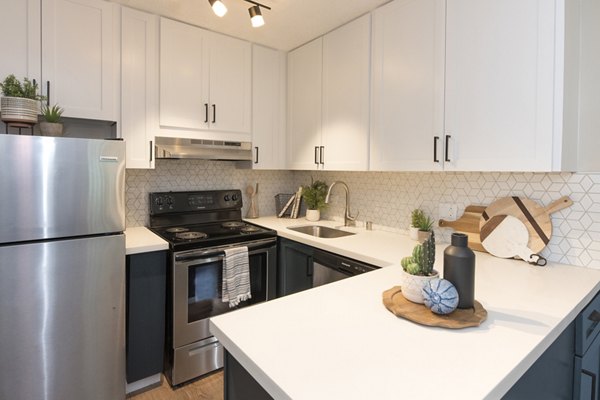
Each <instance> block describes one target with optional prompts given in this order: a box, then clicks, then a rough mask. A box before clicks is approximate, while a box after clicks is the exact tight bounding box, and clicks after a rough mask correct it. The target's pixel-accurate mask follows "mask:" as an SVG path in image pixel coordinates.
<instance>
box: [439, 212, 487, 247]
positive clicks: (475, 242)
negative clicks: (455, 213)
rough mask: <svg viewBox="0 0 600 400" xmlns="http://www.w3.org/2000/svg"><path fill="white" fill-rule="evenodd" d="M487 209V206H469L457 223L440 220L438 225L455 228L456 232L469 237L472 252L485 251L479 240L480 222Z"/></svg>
mask: <svg viewBox="0 0 600 400" xmlns="http://www.w3.org/2000/svg"><path fill="white" fill-rule="evenodd" d="M485 209H486V206H467V207H466V208H465V212H464V214H463V215H462V216H461V217H460V218H459V219H457V220H456V221H446V220H444V219H440V220H439V221H438V225H439V226H440V227H448V228H453V229H454V230H455V231H456V232H459V233H464V234H465V235H467V236H468V237H469V247H470V248H471V250H477V251H485V249H484V247H483V246H482V245H481V240H480V238H479V221H480V219H481V215H482V214H483V212H484V211H485Z"/></svg>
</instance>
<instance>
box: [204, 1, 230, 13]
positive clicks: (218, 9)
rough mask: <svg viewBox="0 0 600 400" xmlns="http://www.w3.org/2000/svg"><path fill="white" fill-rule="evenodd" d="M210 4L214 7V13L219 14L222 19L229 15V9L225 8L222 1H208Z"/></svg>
mask: <svg viewBox="0 0 600 400" xmlns="http://www.w3.org/2000/svg"><path fill="white" fill-rule="evenodd" d="M208 2H209V3H210V6H211V7H212V9H213V12H214V13H215V14H217V16H218V17H222V16H223V15H225V14H227V7H225V4H223V2H222V1H221V0H208Z"/></svg>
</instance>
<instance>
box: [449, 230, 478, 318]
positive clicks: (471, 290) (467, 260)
mask: <svg viewBox="0 0 600 400" xmlns="http://www.w3.org/2000/svg"><path fill="white" fill-rule="evenodd" d="M468 241H469V238H468V236H467V235H465V234H464V233H453V234H452V239H451V244H450V246H448V247H446V250H444V279H446V280H448V281H450V282H452V284H453V285H454V287H456V290H457V291H458V308H471V307H473V301H474V300H475V253H473V250H471V249H470V248H469V247H468V246H467V243H468Z"/></svg>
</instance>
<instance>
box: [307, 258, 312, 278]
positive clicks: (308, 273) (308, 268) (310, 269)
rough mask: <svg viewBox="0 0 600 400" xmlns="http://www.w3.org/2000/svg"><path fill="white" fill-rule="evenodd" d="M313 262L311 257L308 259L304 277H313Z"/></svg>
mask: <svg viewBox="0 0 600 400" xmlns="http://www.w3.org/2000/svg"><path fill="white" fill-rule="evenodd" d="M313 264H314V262H313V258H312V257H308V263H307V264H306V275H307V276H313V273H314V266H313Z"/></svg>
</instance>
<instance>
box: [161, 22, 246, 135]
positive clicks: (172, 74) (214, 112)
mask: <svg viewBox="0 0 600 400" xmlns="http://www.w3.org/2000/svg"><path fill="white" fill-rule="evenodd" d="M251 60H252V56H251V45H250V43H248V42H244V41H242V40H238V39H233V38H230V37H227V36H223V35H219V34H216V33H212V32H209V31H206V30H204V29H200V28H197V27H194V26H191V25H187V24H183V23H180V22H176V21H172V20H169V19H166V18H161V31H160V125H161V127H163V128H175V129H185V130H191V131H194V130H208V129H211V130H217V131H224V132H235V133H248V134H249V133H250V130H251V92H250V91H251Z"/></svg>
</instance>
